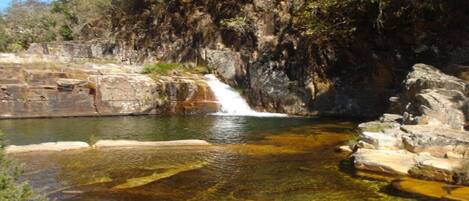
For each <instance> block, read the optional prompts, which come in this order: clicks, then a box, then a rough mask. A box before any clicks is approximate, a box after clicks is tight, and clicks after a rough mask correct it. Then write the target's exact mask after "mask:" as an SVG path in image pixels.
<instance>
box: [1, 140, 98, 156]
mask: <svg viewBox="0 0 469 201" xmlns="http://www.w3.org/2000/svg"><path fill="white" fill-rule="evenodd" d="M88 148H90V145H88V143H86V142H50V143H42V144H33V145H24V146H14V145H12V146H7V147H6V149H5V152H6V153H7V154H16V153H27V152H41V151H54V152H55V151H68V150H77V149H88Z"/></svg>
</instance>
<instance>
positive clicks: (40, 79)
mask: <svg viewBox="0 0 469 201" xmlns="http://www.w3.org/2000/svg"><path fill="white" fill-rule="evenodd" d="M26 57H27V58H28V59H24V58H23V57H20V56H14V55H13V56H8V57H7V56H4V57H3V59H2V58H0V73H1V74H2V78H1V79H0V89H1V90H0V118H26V117H65V116H103V115H139V114H205V113H212V112H216V111H217V110H218V104H217V103H216V102H215V99H214V96H213V94H212V92H211V90H210V89H209V87H208V86H207V85H206V83H205V82H204V80H203V79H204V78H203V77H202V76H200V75H187V76H172V77H166V76H156V77H154V78H151V77H149V76H148V75H143V74H140V73H138V69H141V67H140V66H127V65H123V64H96V63H73V62H67V63H63V62H60V61H55V60H53V59H47V58H41V57H37V58H35V60H33V59H31V58H34V57H35V56H34V55H26Z"/></svg>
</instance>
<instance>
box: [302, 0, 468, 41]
mask: <svg viewBox="0 0 469 201" xmlns="http://www.w3.org/2000/svg"><path fill="white" fill-rule="evenodd" d="M463 4H464V3H462V2H461V1H446V0H429V1H420V0H419V1H416V0H402V1H401V0H307V1H306V2H305V4H304V6H303V7H302V8H300V9H298V11H297V12H296V15H295V19H294V25H295V27H297V28H298V29H300V30H301V31H303V33H305V34H306V35H309V36H312V37H313V38H314V39H316V40H317V41H318V42H328V41H339V42H347V41H351V40H354V39H355V38H356V37H358V36H362V37H369V36H370V34H373V35H375V37H376V35H384V36H385V35H386V32H389V33H392V34H393V35H395V36H397V35H398V34H397V33H396V32H399V31H401V32H402V31H403V32H406V33H408V34H413V35H417V36H418V35H419V34H418V33H419V32H425V31H431V32H433V34H436V33H438V32H444V31H445V28H447V29H448V28H461V27H465V22H464V17H461V16H465V13H467V9H466V7H465V6H464V5H463ZM436 25H438V26H436ZM435 28H436V29H435ZM455 30H457V29H455Z"/></svg>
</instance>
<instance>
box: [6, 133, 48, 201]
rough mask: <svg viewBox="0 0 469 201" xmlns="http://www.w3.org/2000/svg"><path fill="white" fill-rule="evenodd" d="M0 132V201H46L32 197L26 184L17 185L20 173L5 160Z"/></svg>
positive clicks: (31, 192) (32, 194)
mask: <svg viewBox="0 0 469 201" xmlns="http://www.w3.org/2000/svg"><path fill="white" fill-rule="evenodd" d="M1 136H2V133H1V132H0V200H5V201H7V200H8V201H30V200H46V199H45V198H42V197H39V196H36V195H34V193H33V191H32V190H31V188H30V187H29V185H28V184H26V183H19V181H18V178H19V176H20V173H21V172H20V171H19V169H18V168H17V167H15V166H14V165H13V164H12V162H11V161H9V160H7V159H5V155H4V153H3V149H4V148H5V144H4V141H3V139H2V138H1Z"/></svg>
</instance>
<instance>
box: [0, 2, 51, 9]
mask: <svg viewBox="0 0 469 201" xmlns="http://www.w3.org/2000/svg"><path fill="white" fill-rule="evenodd" d="M41 1H44V2H49V1H50V0H41ZM10 2H11V0H0V11H3V10H5V8H7V7H8V6H9V5H10Z"/></svg>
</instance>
